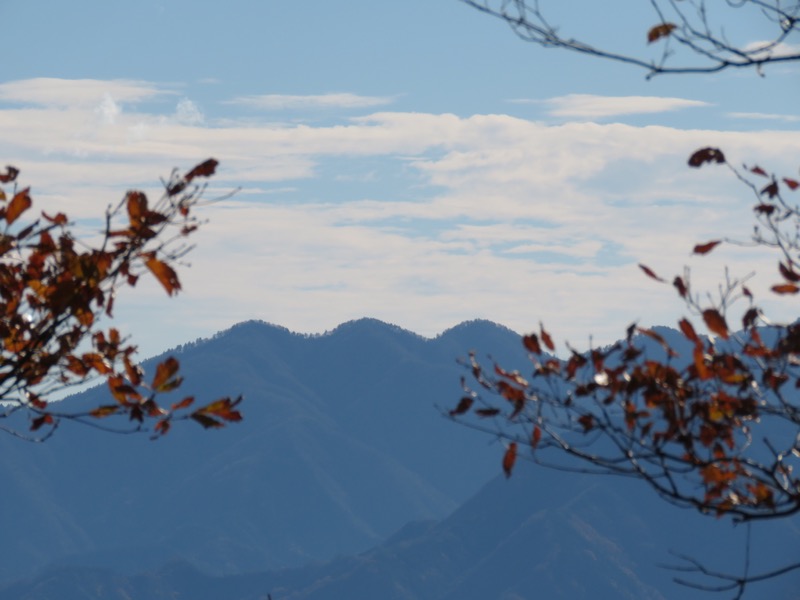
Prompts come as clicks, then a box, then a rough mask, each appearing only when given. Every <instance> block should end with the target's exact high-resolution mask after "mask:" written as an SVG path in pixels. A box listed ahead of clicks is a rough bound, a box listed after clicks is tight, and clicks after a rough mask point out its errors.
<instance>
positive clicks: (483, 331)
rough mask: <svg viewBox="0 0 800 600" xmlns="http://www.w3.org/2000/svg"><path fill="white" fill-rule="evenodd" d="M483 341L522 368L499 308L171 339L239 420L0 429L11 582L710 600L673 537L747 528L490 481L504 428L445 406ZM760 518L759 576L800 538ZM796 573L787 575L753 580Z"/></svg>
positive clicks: (587, 484) (551, 481)
mask: <svg viewBox="0 0 800 600" xmlns="http://www.w3.org/2000/svg"><path fill="white" fill-rule="evenodd" d="M659 333H660V334H661V335H663V336H664V337H665V338H667V339H668V340H669V341H670V343H671V344H673V345H675V346H676V347H678V346H679V344H681V343H684V344H685V340H684V339H683V338H682V336H681V335H680V334H679V333H677V332H674V331H671V330H668V329H659ZM640 343H643V344H645V345H647V352H648V355H650V356H657V355H658V353H659V352H662V350H661V349H660V347H659V346H658V344H656V343H654V342H651V341H649V340H647V339H643V340H640ZM473 348H474V349H479V350H480V355H481V356H483V357H485V356H486V355H487V354H491V355H492V356H493V358H495V359H497V361H498V362H499V363H501V364H503V365H504V366H506V367H510V368H515V367H516V368H520V369H522V370H523V371H528V370H529V366H528V363H527V358H526V356H525V354H524V352H523V351H522V350H521V344H520V339H519V336H517V335H516V334H514V333H513V332H511V331H509V330H508V329H505V328H503V327H500V326H498V325H494V324H492V323H488V322H485V321H474V322H470V323H465V324H462V325H460V326H458V327H455V328H453V329H451V330H449V331H447V332H445V333H444V334H442V335H441V336H439V337H437V338H435V339H432V340H429V339H425V338H422V337H419V336H416V335H414V334H412V333H410V332H408V331H404V330H402V329H399V328H397V327H393V326H390V325H386V324H384V323H381V322H378V321H374V320H360V321H355V322H351V323H347V324H345V325H342V326H340V327H339V328H337V329H336V330H334V331H332V332H330V333H328V334H325V335H321V336H302V335H296V334H292V333H290V332H289V331H287V330H285V329H282V328H279V327H275V326H272V325H267V324H264V323H256V322H249V323H244V324H241V325H238V326H236V327H233V328H232V329H230V330H228V331H225V332H222V333H220V334H218V335H217V336H215V337H214V338H212V339H210V340H203V341H198V342H196V343H192V344H187V345H185V346H181V347H179V348H177V349H176V350H175V351H174V352H173V354H174V355H175V356H177V357H178V358H179V360H180V361H181V363H182V365H183V370H184V375H185V376H186V384H185V385H184V387H183V388H182V389H181V390H179V394H177V395H176V399H179V398H182V397H183V396H184V395H187V394H194V395H196V396H197V397H198V401H207V400H211V399H214V398H216V397H218V396H222V395H229V394H238V393H244V394H245V396H246V401H245V403H244V404H243V405H242V410H243V412H244V415H245V421H244V422H243V423H241V424H234V425H231V426H230V427H228V428H226V429H225V430H222V431H210V432H207V431H202V430H201V429H200V428H199V427H197V426H196V425H195V424H192V423H185V424H182V425H180V426H177V427H176V428H175V429H174V430H173V431H171V432H170V433H169V435H168V436H166V437H165V438H164V439H161V440H158V441H156V442H151V441H149V440H148V439H147V437H146V436H141V435H139V436H113V435H109V434H108V433H103V432H99V431H95V430H93V429H90V428H86V427H80V426H76V425H70V424H66V425H65V426H64V427H63V428H62V429H61V430H59V432H58V433H57V434H56V436H55V437H54V438H52V439H51V440H50V441H48V442H47V443H45V444H39V445H32V444H26V443H23V442H20V441H18V440H15V439H13V438H11V437H9V436H0V451H2V457H3V458H2V461H0V469H1V471H0V475H2V477H3V478H4V479H3V480H4V483H5V487H4V493H3V498H2V501H0V502H2V505H1V506H2V508H3V510H2V511H0V528H2V536H3V537H2V540H3V541H2V543H1V544H0V577H1V578H2V579H0V600H6V599H8V600H11V599H13V600H78V599H80V600H90V599H97V600H100V599H113V600H116V599H119V600H123V599H124V600H151V599H153V600H158V599H165V600H166V599H170V600H175V599H177V598H181V599H187V600H188V599H191V600H222V599H224V600H264V599H265V598H266V597H267V593H271V594H272V598H273V600H334V599H336V600H339V599H347V600H376V599H381V600H383V599H389V600H391V599H396V600H488V599H498V600H528V599H531V600H533V599H536V598H564V599H582V598H586V599H589V598H591V599H592V600H603V599H609V600H611V599H615V600H616V599H631V600H633V599H637V600H639V599H642V600H661V599H664V600H673V599H675V600H695V599H698V600H699V599H705V598H709V596H708V595H707V594H704V593H699V592H690V591H687V590H685V589H684V588H679V587H676V586H674V584H672V583H671V581H670V578H671V577H672V576H673V575H674V573H670V572H668V571H665V570H663V569H659V568H658V567H657V566H656V565H658V564H659V563H675V562H676V559H674V558H673V557H671V555H670V554H669V552H668V551H669V550H670V549H671V550H675V551H678V552H683V553H686V554H689V555H692V556H696V557H698V558H701V559H703V560H704V561H708V566H710V567H712V568H718V569H721V570H726V571H728V570H731V569H732V570H734V571H737V569H739V567H740V566H741V565H742V561H743V547H742V543H743V539H744V529H743V528H739V529H737V530H733V529H732V527H731V526H730V524H729V523H728V522H727V521H725V520H716V519H714V518H710V517H703V516H701V515H698V514H696V513H694V512H692V511H687V510H679V509H676V508H673V507H670V506H669V505H668V504H666V503H665V502H663V501H662V500H659V499H658V498H657V497H656V496H655V495H654V494H653V492H651V491H650V490H649V489H648V488H647V487H646V486H644V485H643V484H640V483H638V482H635V481H632V480H627V479H621V478H609V477H589V476H579V475H574V474H568V473H562V472H556V471H550V470H546V469H541V468H533V467H532V466H531V465H529V464H527V463H526V462H525V461H523V460H520V461H518V464H517V467H516V468H515V471H514V476H513V477H512V478H511V479H510V480H506V479H504V478H502V477H499V478H498V477H496V475H497V474H498V473H499V472H500V460H501V456H502V453H503V448H502V446H500V445H498V444H494V445H492V444H491V442H492V440H491V439H490V438H489V437H487V436H485V435H481V434H477V433H475V432H474V431H471V430H469V429H467V428H465V427H461V426H458V425H454V424H453V423H451V422H450V421H449V420H448V419H445V418H443V417H442V416H441V414H440V412H439V411H438V410H437V409H436V408H435V406H434V405H436V404H438V405H439V406H441V407H442V408H444V409H448V408H452V407H453V406H455V404H456V403H457V401H458V398H459V397H460V395H461V388H460V385H459V379H460V377H461V375H463V374H465V371H464V369H463V368H462V367H460V366H458V365H457V364H456V362H455V359H456V357H460V356H461V357H463V356H466V354H467V353H468V351H469V350H470V349H473ZM484 362H485V364H490V360H488V359H487V360H485V361H484ZM69 402H71V403H73V405H75V406H79V405H81V404H84V405H87V406H96V405H97V404H102V403H107V402H108V398H107V397H106V394H105V392H104V390H102V389H99V390H92V391H90V392H87V393H85V394H82V395H80V396H78V397H75V398H73V399H70V400H69ZM490 479H491V481H490ZM487 481H489V483H488V484H486V482H487ZM753 536H754V552H753V557H752V560H753V564H752V567H751V568H752V571H753V572H757V571H760V570H763V569H766V568H769V567H775V566H778V565H782V564H784V563H786V562H791V561H795V560H797V557H798V556H800V523H799V522H798V519H793V520H785V519H784V520H781V521H778V522H775V523H770V522H765V523H763V524H757V525H756V526H754V529H753ZM34 572H35V573H34ZM798 589H800V574H791V575H789V576H786V577H783V578H780V579H778V580H775V581H772V582H770V583H769V584H764V585H762V586H759V587H757V588H754V591H753V592H752V593H749V594H748V595H747V596H746V597H747V598H751V599H755V598H770V599H771V600H800V594H798V592H797V590H798Z"/></svg>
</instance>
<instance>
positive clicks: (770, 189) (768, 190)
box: [761, 181, 778, 198]
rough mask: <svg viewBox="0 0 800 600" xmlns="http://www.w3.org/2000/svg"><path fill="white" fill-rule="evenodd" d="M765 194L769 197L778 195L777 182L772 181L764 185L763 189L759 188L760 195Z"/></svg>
mask: <svg viewBox="0 0 800 600" xmlns="http://www.w3.org/2000/svg"><path fill="white" fill-rule="evenodd" d="M764 194H766V195H767V196H769V197H770V198H774V197H775V196H777V195H778V182H777V181H773V182H772V183H770V184H769V185H768V186H766V187H765V188H764V189H763V190H761V195H762V196H763V195H764Z"/></svg>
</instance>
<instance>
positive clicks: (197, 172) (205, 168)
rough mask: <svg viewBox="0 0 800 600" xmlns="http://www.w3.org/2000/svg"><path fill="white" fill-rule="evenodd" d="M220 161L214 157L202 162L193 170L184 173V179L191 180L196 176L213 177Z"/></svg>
mask: <svg viewBox="0 0 800 600" xmlns="http://www.w3.org/2000/svg"><path fill="white" fill-rule="evenodd" d="M218 164H219V161H217V160H214V159H213V158H209V159H208V160H206V161H203V162H201V163H200V164H199V165H197V166H196V167H194V168H193V169H192V170H191V171H189V172H188V173H186V175H184V177H183V178H184V179H185V180H186V181H187V183H188V182H190V181H191V180H192V179H194V178H195V177H211V176H212V175H213V174H214V172H215V171H216V169H217V165H218Z"/></svg>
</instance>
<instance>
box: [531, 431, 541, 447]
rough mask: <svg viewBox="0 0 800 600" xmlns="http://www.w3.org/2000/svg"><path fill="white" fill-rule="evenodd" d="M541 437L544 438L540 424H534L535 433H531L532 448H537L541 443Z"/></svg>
mask: <svg viewBox="0 0 800 600" xmlns="http://www.w3.org/2000/svg"><path fill="white" fill-rule="evenodd" d="M541 439H542V430H541V428H540V427H539V426H538V425H536V426H534V428H533V433H532V434H531V448H533V449H534V450H535V449H536V446H538V445H539V440H541Z"/></svg>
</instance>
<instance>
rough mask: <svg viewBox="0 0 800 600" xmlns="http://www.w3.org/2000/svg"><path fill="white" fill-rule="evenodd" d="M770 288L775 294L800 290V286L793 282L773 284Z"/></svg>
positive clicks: (792, 292) (793, 292)
mask: <svg viewBox="0 0 800 600" xmlns="http://www.w3.org/2000/svg"><path fill="white" fill-rule="evenodd" d="M770 289H771V290H772V291H773V292H775V293H776V294H796V293H797V292H800V288H798V287H797V286H796V285H795V284H793V283H782V284H780V285H773V286H772V287H771V288H770Z"/></svg>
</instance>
